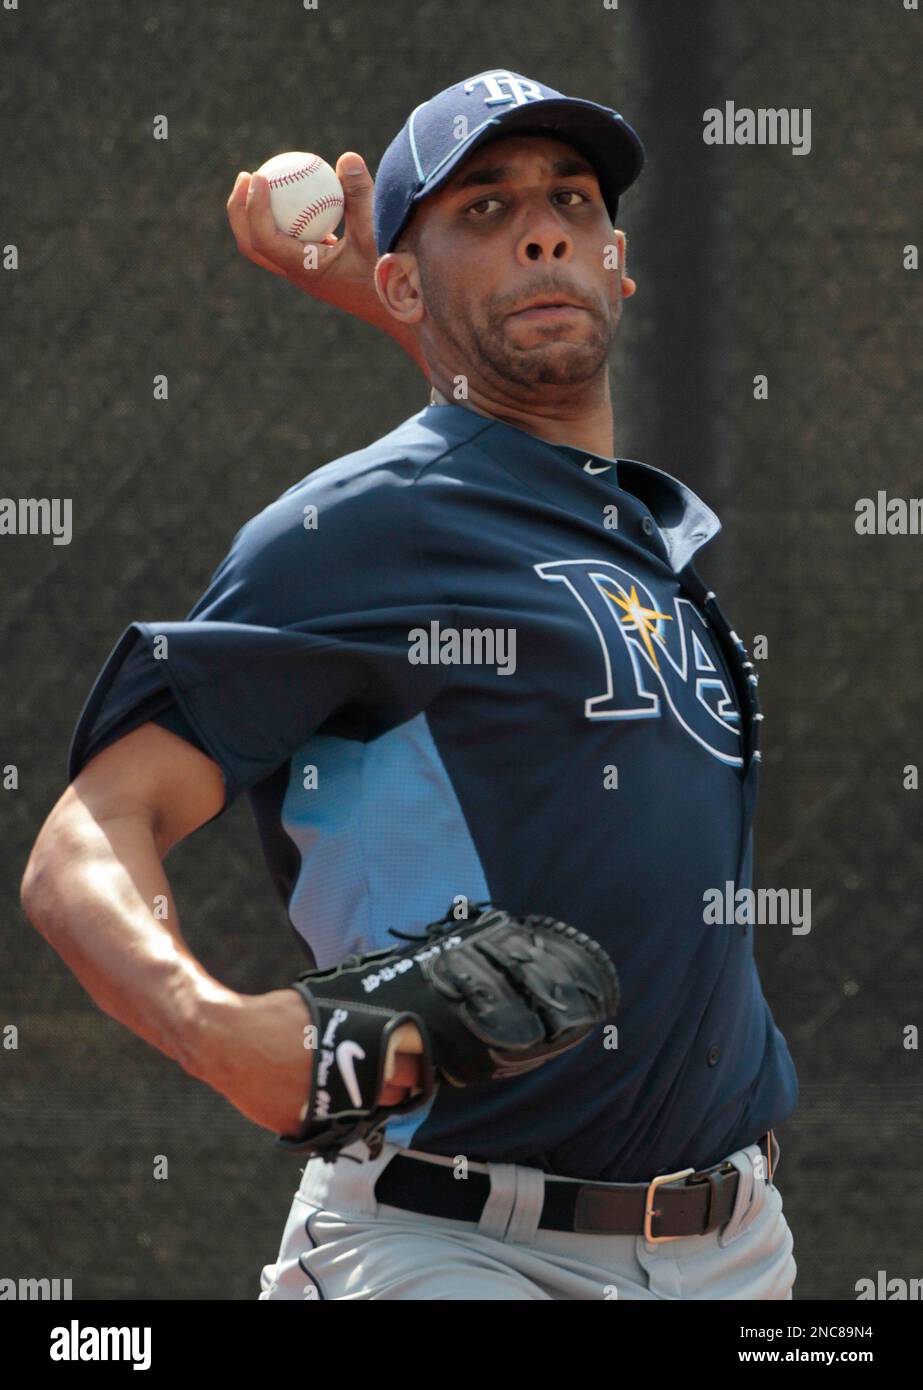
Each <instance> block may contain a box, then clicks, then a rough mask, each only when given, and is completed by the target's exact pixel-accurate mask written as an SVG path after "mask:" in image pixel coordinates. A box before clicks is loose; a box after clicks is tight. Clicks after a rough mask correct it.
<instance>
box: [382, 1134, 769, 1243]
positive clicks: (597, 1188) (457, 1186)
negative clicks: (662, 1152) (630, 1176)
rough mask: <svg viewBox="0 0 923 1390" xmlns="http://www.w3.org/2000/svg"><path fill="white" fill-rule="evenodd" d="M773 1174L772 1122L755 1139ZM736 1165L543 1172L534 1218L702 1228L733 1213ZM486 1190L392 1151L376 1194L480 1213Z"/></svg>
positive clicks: (631, 1231)
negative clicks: (597, 1173)
mask: <svg viewBox="0 0 923 1390" xmlns="http://www.w3.org/2000/svg"><path fill="white" fill-rule="evenodd" d="M759 1144H760V1149H761V1151H762V1153H763V1155H764V1157H765V1159H766V1171H765V1174H764V1176H765V1178H766V1180H767V1181H769V1182H771V1181H772V1175H773V1171H774V1169H775V1167H776V1164H777V1163H778V1159H779V1144H778V1140H777V1139H776V1138H775V1136H774V1135H773V1133H772V1130H769V1131H768V1133H767V1134H765V1135H764V1136H763V1137H762V1139H761V1140H760V1141H759ZM739 1182H740V1173H739V1171H738V1169H737V1168H735V1167H734V1165H733V1163H731V1162H729V1161H728V1160H727V1159H725V1161H724V1162H723V1163H718V1164H715V1166H714V1167H712V1168H704V1169H702V1170H701V1171H699V1172H696V1171H695V1170H694V1169H692V1168H686V1169H684V1170H683V1171H682V1172H680V1173H662V1174H660V1175H659V1176H657V1177H655V1178H653V1179H652V1180H651V1181H650V1182H648V1183H592V1182H586V1183H580V1182H565V1181H561V1180H560V1179H557V1178H554V1177H551V1176H549V1175H548V1174H546V1175H545V1183H544V1186H545V1199H544V1203H543V1205H542V1214H541V1217H540V1218H539V1223H538V1224H539V1226H540V1227H541V1228H542V1229H543V1230H546V1231H575V1232H577V1233H579V1234H586V1235H642V1234H643V1235H644V1236H645V1237H646V1238H647V1239H648V1240H649V1241H650V1242H651V1244H654V1245H656V1244H657V1242H658V1241H661V1240H676V1239H678V1238H679V1237H680V1236H701V1235H707V1234H708V1232H709V1231H715V1230H717V1229H718V1227H719V1226H723V1225H725V1223H726V1222H728V1221H729V1220H730V1219H731V1214H732V1212H733V1210H734V1202H735V1200H736V1198H737V1186H738V1183H739ZM489 1193H490V1175H489V1174H488V1173H478V1172H474V1171H471V1170H469V1172H468V1176H467V1177H466V1178H465V1179H464V1180H461V1181H460V1180H459V1179H457V1178H456V1177H455V1173H454V1165H449V1164H441V1163H431V1162H428V1161H427V1160H426V1159H423V1158H411V1157H410V1155H409V1154H395V1156H394V1158H392V1159H391V1162H390V1163H389V1164H388V1166H387V1167H386V1168H385V1169H384V1170H383V1172H382V1173H381V1176H380V1177H379V1179H378V1181H377V1182H376V1184H375V1197H376V1199H377V1200H378V1201H379V1202H383V1203H384V1204H385V1205H386V1206H389V1207H403V1208H405V1209H406V1210H408V1211H416V1212H421V1213H423V1214H424V1215H426V1216H442V1217H446V1218H447V1219H449V1220H452V1221H475V1222H476V1221H479V1220H480V1219H481V1213H482V1212H483V1210H484V1206H485V1203H486V1202H487V1198H488V1196H489Z"/></svg>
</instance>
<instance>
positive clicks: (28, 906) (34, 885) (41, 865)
mask: <svg viewBox="0 0 923 1390" xmlns="http://www.w3.org/2000/svg"><path fill="white" fill-rule="evenodd" d="M57 829H58V827H57V824H56V818H55V815H54V812H52V814H51V815H50V816H49V817H48V819H47V820H46V821H45V824H44V825H43V826H42V828H41V830H40V831H39V833H38V836H37V838H36V840H35V843H34V845H33V846H32V851H31V853H30V855H29V858H28V860H27V862H26V867H25V869H24V871H23V875H22V880H21V882H20V885H19V901H20V904H21V906H22V910H23V912H24V913H25V914H26V917H27V918H28V919H29V921H30V922H31V923H32V925H33V926H34V927H35V928H37V930H39V931H41V930H42V921H43V919H44V916H45V912H44V909H45V906H46V905H47V903H48V899H49V894H50V893H51V892H52V891H53V888H54V884H55V881H56V879H57V875H58V874H59V873H60V871H61V863H62V857H61V855H60V854H59V853H57V852H56V850H55V844H56V836H57Z"/></svg>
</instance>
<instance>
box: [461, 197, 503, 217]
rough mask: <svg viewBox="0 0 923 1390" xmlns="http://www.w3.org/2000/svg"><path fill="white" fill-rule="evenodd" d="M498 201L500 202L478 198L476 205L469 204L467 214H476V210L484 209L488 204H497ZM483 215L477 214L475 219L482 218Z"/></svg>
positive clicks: (493, 199)
mask: <svg viewBox="0 0 923 1390" xmlns="http://www.w3.org/2000/svg"><path fill="white" fill-rule="evenodd" d="M499 201H500V199H499V198H479V199H478V201H477V202H476V203H472V204H471V206H470V207H469V209H468V211H469V212H476V210H477V209H478V208H484V207H486V205H487V204H488V203H499ZM483 215H484V214H483V213H480V212H478V213H476V218H477V217H481V216H483Z"/></svg>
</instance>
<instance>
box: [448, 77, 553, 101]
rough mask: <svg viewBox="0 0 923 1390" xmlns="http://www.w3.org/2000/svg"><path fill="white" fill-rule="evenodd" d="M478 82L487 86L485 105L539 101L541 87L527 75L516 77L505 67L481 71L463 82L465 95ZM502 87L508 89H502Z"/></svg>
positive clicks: (468, 94)
mask: <svg viewBox="0 0 923 1390" xmlns="http://www.w3.org/2000/svg"><path fill="white" fill-rule="evenodd" d="M479 82H483V83H484V86H485V87H486V88H487V93H488V94H487V96H486V97H485V98H484V105H485V106H510V105H512V106H525V104H526V102H527V101H541V100H542V89H541V87H540V86H539V85H538V83H537V82H530V80H529V78H528V77H517V76H516V74H515V73H512V72H508V71H507V69H506V68H495V69H494V71H493V72H482V73H479V74H478V76H477V77H472V79H471V81H470V82H466V83H465V95H466V96H470V95H471V94H472V92H473V91H474V89H475V87H476V86H477V85H478V83H479ZM504 87H507V88H508V89H509V90H508V91H504V90H503V89H504Z"/></svg>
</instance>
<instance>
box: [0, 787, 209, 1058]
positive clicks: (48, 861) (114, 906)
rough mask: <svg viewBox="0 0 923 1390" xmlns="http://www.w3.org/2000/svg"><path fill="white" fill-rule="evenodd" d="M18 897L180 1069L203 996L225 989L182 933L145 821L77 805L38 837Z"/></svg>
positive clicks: (94, 992)
mask: <svg viewBox="0 0 923 1390" xmlns="http://www.w3.org/2000/svg"><path fill="white" fill-rule="evenodd" d="M22 902H23V908H24V910H25V912H26V915H27V916H28V918H29V920H30V921H31V922H32V924H33V925H34V926H35V927H36V929H37V930H38V931H40V932H41V934H42V935H43V936H44V937H45V939H46V940H47V941H48V942H49V944H50V945H51V946H53V947H54V949H55V950H56V951H57V952H58V954H59V955H60V956H61V958H62V959H63V960H64V961H65V962H66V964H67V965H68V966H69V967H70V969H71V970H72V971H73V973H74V974H75V975H76V976H77V978H78V980H79V981H80V983H81V984H82V985H83V986H84V988H85V989H86V990H87V992H88V993H89V994H90V996H91V997H92V998H93V1000H94V1001H95V1002H96V1003H97V1004H98V1005H99V1007H100V1008H101V1009H102V1010H104V1012H105V1013H107V1014H109V1015H110V1016H111V1017H112V1018H114V1019H117V1020H118V1022H120V1023H123V1024H124V1025H125V1026H126V1027H127V1028H130V1029H131V1030H132V1031H133V1032H134V1033H137V1034H138V1035H139V1037H142V1038H144V1039H145V1041H146V1042H149V1043H151V1044H152V1045H153V1046H154V1047H157V1048H159V1050H160V1051H161V1052H164V1053H166V1054H167V1056H169V1057H172V1058H174V1060H176V1061H178V1062H180V1064H181V1065H185V1061H186V1057H187V1055H188V1053H189V1052H190V1051H191V1050H192V1048H193V1047H194V1041H195V1040H194V1034H195V1029H196V1021H197V1016H198V1012H199V1010H200V1009H201V1007H202V1004H203V1001H206V1000H208V999H210V998H218V997H219V996H222V995H230V994H231V991H229V990H227V989H226V988H225V987H224V986H223V985H221V984H220V983H219V982H218V981H217V980H215V979H213V978H212V977H211V976H210V975H209V974H208V973H207V971H206V970H205V969H204V968H203V966H202V965H201V964H200V963H199V962H198V961H197V960H196V959H195V958H194V956H193V955H192V954H191V952H190V951H189V948H188V947H187V945H186V943H185V942H184V940H183V938H182V935H181V932H180V927H179V921H178V918H177V913H176V907H175V905H174V902H173V896H172V893H171V890H170V885H169V882H168V880H167V876H166V872H165V870H164V867H163V864H162V862H161V859H160V856H159V853H158V850H157V844H156V841H155V838H154V834H153V831H152V829H151V827H150V825H149V824H148V822H147V821H146V820H145V819H144V818H143V817H141V816H119V817H113V818H111V819H108V820H104V821H97V820H95V819H94V818H93V817H92V816H91V815H90V814H89V812H87V811H85V810H84V809H83V808H81V807H79V806H75V807H74V808H73V809H72V810H71V811H70V812H69V814H68V815H67V816H66V817H62V818H60V819H59V820H58V821H57V822H52V823H50V824H49V825H48V826H46V828H45V830H44V831H43V833H42V835H41V837H40V838H39V841H38V842H37V844H36V846H35V849H34V850H33V852H32V857H31V859H30V861H29V865H28V868H27V872H26V876H25V878H24V880H23V890H22Z"/></svg>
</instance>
